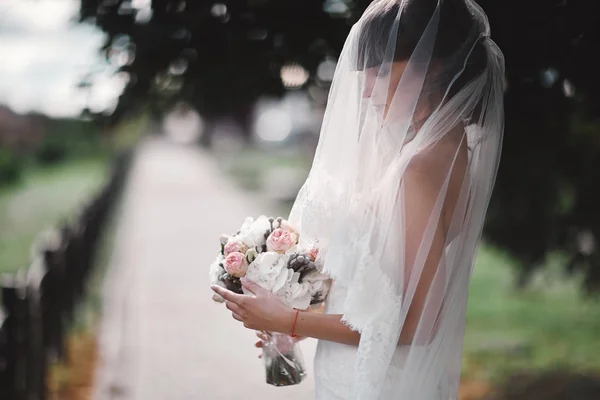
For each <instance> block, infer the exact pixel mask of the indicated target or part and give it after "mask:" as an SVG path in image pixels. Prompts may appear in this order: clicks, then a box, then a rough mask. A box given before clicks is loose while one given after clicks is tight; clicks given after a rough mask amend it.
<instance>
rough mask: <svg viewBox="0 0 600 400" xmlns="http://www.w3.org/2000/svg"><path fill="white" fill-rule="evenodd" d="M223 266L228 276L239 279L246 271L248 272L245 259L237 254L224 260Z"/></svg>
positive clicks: (232, 254) (240, 254) (230, 255)
mask: <svg viewBox="0 0 600 400" xmlns="http://www.w3.org/2000/svg"><path fill="white" fill-rule="evenodd" d="M223 266H224V267H225V271H227V273H228V274H230V275H233V276H235V277H236V278H241V277H242V276H244V275H246V271H247V270H248V262H247V261H246V257H245V256H244V255H243V254H242V253H239V252H234V253H231V254H229V255H228V256H227V257H226V258H225V262H224V263H223Z"/></svg>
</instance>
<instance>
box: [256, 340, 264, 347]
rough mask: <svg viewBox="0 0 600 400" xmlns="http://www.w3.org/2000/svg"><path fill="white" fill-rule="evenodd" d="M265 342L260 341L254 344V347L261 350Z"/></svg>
mask: <svg viewBox="0 0 600 400" xmlns="http://www.w3.org/2000/svg"><path fill="white" fill-rule="evenodd" d="M263 346H264V345H263V342H262V340H259V341H258V342H256V343H254V347H258V348H259V349H262V348H263Z"/></svg>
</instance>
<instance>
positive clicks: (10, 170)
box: [0, 148, 22, 187]
mask: <svg viewBox="0 0 600 400" xmlns="http://www.w3.org/2000/svg"><path fill="white" fill-rule="evenodd" d="M21 166H22V163H21V161H20V160H19V157H18V156H17V155H16V154H15V152H14V151H12V150H10V149H3V148H0V187H2V186H5V185H7V184H12V183H15V182H17V181H18V180H19V178H20V176H21Z"/></svg>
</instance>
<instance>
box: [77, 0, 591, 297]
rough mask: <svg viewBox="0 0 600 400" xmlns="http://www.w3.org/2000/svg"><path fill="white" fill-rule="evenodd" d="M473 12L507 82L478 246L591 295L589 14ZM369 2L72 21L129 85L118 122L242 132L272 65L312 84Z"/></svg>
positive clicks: (178, 7)
mask: <svg viewBox="0 0 600 400" xmlns="http://www.w3.org/2000/svg"><path fill="white" fill-rule="evenodd" d="M148 1H150V0H148ZM414 1H419V0H414ZM445 1H456V0H445ZM479 2H480V4H481V5H482V7H483V8H484V10H485V11H486V13H487V14H488V16H489V19H490V24H491V27H492V37H493V39H494V40H495V41H496V42H497V43H498V45H499V46H500V48H501V49H502V50H503V52H504V54H505V57H506V67H507V76H506V80H507V84H508V87H507V92H506V97H505V109H506V130H505V140H504V148H503V154H502V161H501V166H500V171H499V174H498V178H497V183H496V189H495V192H494V195H493V198H492V203H491V205H490V209H489V212H488V220H487V224H486V229H485V232H484V233H485V237H486V238H487V240H488V241H489V242H491V243H493V244H495V245H498V246H500V247H502V248H505V249H507V250H508V252H509V253H510V254H511V255H512V256H513V257H514V258H515V259H516V260H518V261H519V262H518V265H519V267H520V268H519V271H521V277H522V279H521V283H523V284H524V283H525V282H527V278H528V277H529V276H530V275H531V274H532V272H533V271H535V269H536V268H538V267H539V266H541V265H543V263H544V261H545V260H546V258H547V256H548V255H549V254H552V253H553V252H561V253H563V254H566V255H567V256H568V257H569V261H568V262H567V267H568V270H569V271H583V272H584V274H585V276H586V287H587V288H588V289H590V290H591V289H600V251H599V249H598V238H600V211H598V206H597V205H600V191H599V190H596V186H597V184H598V183H600V132H599V130H600V121H599V119H598V118H599V117H598V116H599V115H600V112H599V111H600V74H598V73H597V67H596V65H597V64H596V62H595V57H596V52H597V49H598V48H600V23H599V22H600V21H599V20H600V16H599V11H600V5H599V4H598V2H597V0H504V1H497V0H480V1H479ZM138 3H143V2H140V1H139V2H138ZM369 3H370V1H368V0H346V1H344V0H289V1H286V2H283V1H276V0H245V1H244V0H222V1H221V2H218V3H213V2H207V1H201V0H196V1H188V2H185V1H182V0H151V3H149V5H150V6H151V11H152V18H151V19H148V15H149V12H148V11H143V10H136V9H134V8H132V6H131V1H129V0H82V7H81V19H82V20H88V19H90V18H92V19H94V21H95V23H96V24H97V25H98V26H99V27H101V28H102V29H103V30H104V31H106V32H107V34H108V37H109V39H108V42H107V45H106V48H105V51H106V54H107V56H108V57H109V58H110V59H113V60H115V62H119V63H121V64H122V68H121V69H122V71H123V72H125V73H128V74H130V76H131V82H132V84H131V85H130V86H129V87H128V88H127V89H126V91H125V92H124V94H123V96H122V98H121V102H120V104H119V107H118V109H117V115H118V113H119V112H123V110H125V109H128V108H130V107H133V106H135V105H136V104H139V103H140V102H147V103H149V104H150V105H151V106H152V107H153V108H154V109H155V110H156V112H157V113H158V112H161V111H162V110H164V109H166V108H168V107H169V106H170V104H172V103H173V102H175V101H178V100H186V101H188V102H190V103H191V104H193V106H194V107H196V108H197V109H198V110H199V112H200V113H201V114H202V115H203V116H204V117H205V118H208V119H209V121H210V120H211V119H214V118H218V117H219V116H221V115H233V116H234V117H236V118H237V120H238V121H240V123H241V124H242V125H247V124H248V111H249V107H250V106H251V105H252V103H253V102H254V100H256V99H257V98H258V97H259V96H261V95H275V96H277V95H281V94H283V93H285V90H286V87H285V85H284V84H283V82H282V80H281V76H280V71H281V68H282V66H283V65H285V64H289V65H292V64H293V63H297V64H299V65H302V67H303V68H305V69H306V71H307V72H308V74H309V77H310V81H311V82H314V83H319V80H318V77H317V68H318V66H319V64H320V63H321V62H322V61H323V60H324V59H325V58H326V57H335V56H336V55H337V54H338V53H339V51H340V50H341V48H342V45H343V42H344V40H345V37H346V36H347V34H348V32H349V29H350V25H351V23H352V22H353V21H355V20H356V19H357V18H358V17H359V16H360V15H361V14H362V12H363V11H364V9H365V8H366V6H367V5H368V4H369ZM134 56H135V57H134Z"/></svg>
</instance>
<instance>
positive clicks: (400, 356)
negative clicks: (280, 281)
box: [315, 282, 448, 400]
mask: <svg viewBox="0 0 600 400" xmlns="http://www.w3.org/2000/svg"><path fill="white" fill-rule="evenodd" d="M346 293H347V291H346V288H345V287H343V286H342V285H341V284H340V283H339V282H334V283H333V285H332V287H331V291H330V292H329V295H328V297H327V304H326V308H325V313H327V314H341V313H342V309H341V307H342V305H343V304H344V301H345V299H346ZM357 349H358V348H357V347H356V346H349V345H345V344H340V343H334V342H327V341H324V340H319V343H318V345H317V353H316V355H315V399H316V400H348V399H351V398H352V392H353V380H354V367H355V363H356V352H357ZM408 349H409V348H408V347H398V349H397V350H396V352H395V354H394V357H393V359H392V363H391V365H390V366H389V368H388V372H387V376H386V379H385V384H384V385H385V387H384V388H383V392H382V393H383V397H382V399H386V400H387V399H397V397H394V394H396V395H397V394H398V393H400V392H399V390H398V388H396V387H395V386H396V385H394V384H395V383H398V382H399V377H400V374H402V373H403V371H402V368H403V366H404V364H405V361H406V357H407V356H408V353H409V351H408ZM413 351H414V349H413ZM420 353H421V354H420V355H421V356H424V355H426V353H427V347H422V352H420ZM411 356H416V355H411ZM408 372H409V371H407V373H408ZM440 373H441V371H440ZM436 375H437V374H436ZM441 376H443V375H437V377H436V376H435V375H434V374H432V375H431V376H430V379H429V382H427V384H426V385H424V386H426V387H427V388H429V389H430V390H427V388H424V389H423V397H421V398H420V399H411V400H448V399H443V397H442V393H444V392H445V391H444V389H443V384H442V382H441V379H440V378H441ZM365 400H368V399H365Z"/></svg>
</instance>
